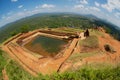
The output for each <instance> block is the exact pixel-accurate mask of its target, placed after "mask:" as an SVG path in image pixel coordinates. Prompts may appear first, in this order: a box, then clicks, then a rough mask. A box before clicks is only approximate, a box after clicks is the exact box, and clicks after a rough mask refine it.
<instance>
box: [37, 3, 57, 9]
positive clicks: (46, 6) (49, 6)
mask: <svg viewBox="0 0 120 80" xmlns="http://www.w3.org/2000/svg"><path fill="white" fill-rule="evenodd" d="M54 7H55V5H52V4H43V5H42V6H41V8H48V9H49V8H54ZM36 8H38V7H36Z"/></svg>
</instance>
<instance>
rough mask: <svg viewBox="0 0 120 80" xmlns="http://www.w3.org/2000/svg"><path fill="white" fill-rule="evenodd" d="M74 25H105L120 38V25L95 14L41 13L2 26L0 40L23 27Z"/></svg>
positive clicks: (86, 26) (89, 26)
mask: <svg viewBox="0 0 120 80" xmlns="http://www.w3.org/2000/svg"><path fill="white" fill-rule="evenodd" d="M58 27H73V28H79V29H87V28H94V27H103V28H105V29H106V31H107V32H108V33H110V34H111V35H112V36H114V38H116V39H118V40H120V36H119V35H120V29H119V27H117V26H115V25H113V24H111V23H108V22H106V21H104V20H101V19H99V18H97V17H95V16H93V15H80V14H73V13H40V14H35V15H33V16H30V17H27V18H23V19H20V20H18V21H15V22H13V23H9V24H7V25H5V26H3V27H1V28H0V38H1V39H0V42H3V41H4V40H6V39H8V38H9V37H11V36H13V35H15V34H18V33H20V32H22V30H23V29H27V30H28V31H29V30H35V29H39V28H58Z"/></svg>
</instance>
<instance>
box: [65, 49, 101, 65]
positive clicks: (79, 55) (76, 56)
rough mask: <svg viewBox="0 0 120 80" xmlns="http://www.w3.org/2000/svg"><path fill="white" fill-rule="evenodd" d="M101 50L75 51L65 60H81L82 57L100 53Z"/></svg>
mask: <svg viewBox="0 0 120 80" xmlns="http://www.w3.org/2000/svg"><path fill="white" fill-rule="evenodd" d="M102 54H103V52H101V51H99V50H96V51H92V52H86V53H75V54H72V55H71V56H70V57H69V58H68V60H67V61H69V60H70V61H71V62H73V63H75V62H78V61H82V59H83V58H86V57H91V56H96V55H102Z"/></svg>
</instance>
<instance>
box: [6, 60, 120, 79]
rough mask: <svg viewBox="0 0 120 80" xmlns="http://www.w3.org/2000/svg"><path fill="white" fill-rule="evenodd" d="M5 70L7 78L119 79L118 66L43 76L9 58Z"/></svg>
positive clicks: (85, 68) (82, 69)
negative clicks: (32, 73)
mask: <svg viewBox="0 0 120 80" xmlns="http://www.w3.org/2000/svg"><path fill="white" fill-rule="evenodd" d="M6 71H7V74H8V77H9V80H119V79H120V73H119V72H120V67H119V66H118V67H115V68H111V67H105V68H102V69H100V68H99V69H94V68H92V67H89V66H88V67H83V68H81V69H79V70H77V71H69V72H64V73H61V74H58V73H54V74H52V75H49V76H48V75H46V76H43V75H41V74H39V76H38V77H33V76H32V75H30V74H29V73H28V72H26V71H25V70H24V69H23V68H21V66H20V65H18V64H17V63H16V62H15V61H13V60H11V61H10V62H9V63H8V64H7V66H6Z"/></svg>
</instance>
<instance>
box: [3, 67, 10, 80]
mask: <svg viewBox="0 0 120 80" xmlns="http://www.w3.org/2000/svg"><path fill="white" fill-rule="evenodd" d="M2 74H3V80H9V78H8V75H7V73H6V70H5V69H3V70H2Z"/></svg>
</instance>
